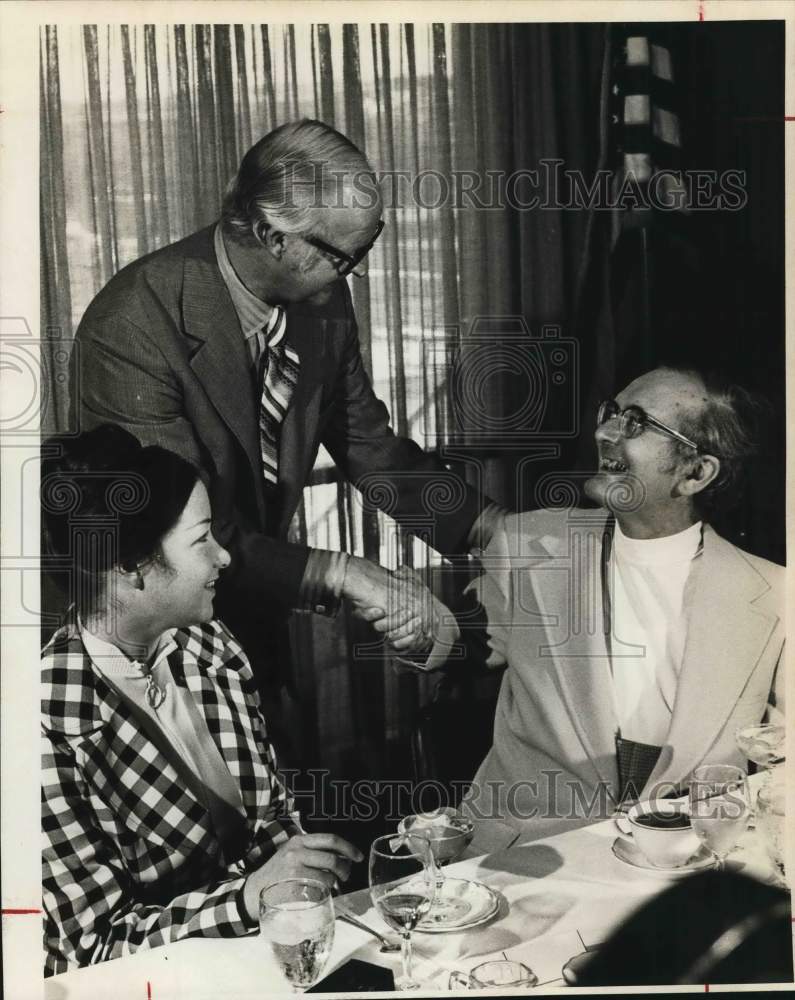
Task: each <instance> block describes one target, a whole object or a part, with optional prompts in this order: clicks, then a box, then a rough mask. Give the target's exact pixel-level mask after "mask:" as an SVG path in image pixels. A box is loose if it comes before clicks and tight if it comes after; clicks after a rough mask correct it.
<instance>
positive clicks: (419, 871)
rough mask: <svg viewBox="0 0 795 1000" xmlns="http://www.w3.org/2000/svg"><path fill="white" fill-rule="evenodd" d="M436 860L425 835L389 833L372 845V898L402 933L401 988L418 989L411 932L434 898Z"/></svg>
mask: <svg viewBox="0 0 795 1000" xmlns="http://www.w3.org/2000/svg"><path fill="white" fill-rule="evenodd" d="M433 882H434V879H433V860H432V857H431V853H430V848H429V845H428V841H427V839H426V838H424V837H422V836H415V837H412V838H411V842H409V840H408V838H405V837H400V836H394V835H393V834H387V835H386V836H384V837H378V838H377V839H376V840H374V841H373V844H372V846H371V848H370V898H371V899H372V901H373V904H374V905H375V908H376V909H377V910H378V912H379V913H380V914H381V916H382V917H383V919H384V920H385V921H386V923H387V924H388V925H389V927H391V928H392V929H393V930H396V931H398V933H399V934H400V944H401V956H402V959H403V975H402V977H400V978H398V979H397V980H396V981H395V986H396V987H397V988H398V989H399V990H415V989H417V988H418V987H419V985H420V984H419V983H418V982H417V981H416V980H415V979H414V978H413V977H412V974H411V932H412V931H413V930H414V928H415V927H416V926H417V924H418V923H419V922H420V920H421V919H422V917H424V916H425V914H426V913H427V912H428V910H429V909H430V907H431V902H432V900H433Z"/></svg>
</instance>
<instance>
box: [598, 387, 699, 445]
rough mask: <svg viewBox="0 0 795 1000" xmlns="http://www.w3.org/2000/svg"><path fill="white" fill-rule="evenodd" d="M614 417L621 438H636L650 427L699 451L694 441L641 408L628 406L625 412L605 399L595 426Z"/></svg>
mask: <svg viewBox="0 0 795 1000" xmlns="http://www.w3.org/2000/svg"><path fill="white" fill-rule="evenodd" d="M616 417H617V418H618V421H619V423H618V432H619V434H621V436H622V437H626V438H634V437H638V436H639V435H641V434H642V433H643V432H644V431H645V430H646V428H647V427H652V428H654V430H656V431H660V433H662V434H667V435H668V437H672V438H673V439H674V440H675V441H681V442H682V444H686V445H688V447H690V448H695V450H696V451H699V447H698V445H697V444H696V442H695V441H691V440H690V438H688V437H685V436H684V434H680V433H679V431H675V430H674V429H673V427H669V426H668V425H667V424H664V423H663V422H662V421H661V420H658V419H657V418H656V417H652V416H650V415H649V414H648V413H647V412H646V411H645V410H644V409H643V408H642V407H640V406H628V407H627V408H626V409H625V410H622V409H621V407H620V406H619V405H618V403H617V402H616V401H615V400H614V399H605V400H603V401H602V402H601V403H600V404H599V410H598V411H597V414H596V426H597V427H601V426H602V424H606V423H607V421H608V420H613V419H614V418H616Z"/></svg>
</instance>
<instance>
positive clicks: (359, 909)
mask: <svg viewBox="0 0 795 1000" xmlns="http://www.w3.org/2000/svg"><path fill="white" fill-rule="evenodd" d="M756 777H758V776H756ZM757 784H758V782H756V781H753V782H752V786H753V785H757ZM625 830H626V827H625V826H624V825H623V824H622V822H621V820H620V819H617V818H612V819H607V820H604V821H602V822H599V823H594V824H592V825H589V826H582V827H579V828H577V829H572V830H567V831H566V832H563V833H558V834H556V835H554V836H550V837H548V838H546V839H541V840H533V841H532V842H530V843H524V842H522V841H521V839H519V840H518V841H517V842H515V843H514V844H512V845H511V846H510V847H507V848H505V849H502V850H499V851H496V852H493V853H491V854H481V855H476V856H472V857H464V858H463V859H462V860H460V861H457V862H455V863H453V864H451V865H449V866H447V867H446V868H445V869H444V871H445V875H446V877H448V878H454V879H468V880H472V881H475V882H479V883H483V884H485V885H486V886H488V887H489V888H490V889H491V890H492V891H493V892H494V893H495V894H496V896H497V900H498V903H499V909H498V911H497V912H496V913H495V914H494V915H493V917H492V918H491V919H490V920H488V921H487V922H486V923H484V924H482V925H481V926H477V927H472V928H470V929H468V930H464V931H455V932H448V933H423V932H420V931H415V932H414V934H413V935H412V940H413V951H414V963H413V966H414V967H413V972H414V976H415V978H416V979H418V980H419V981H420V982H421V984H422V989H421V991H420V995H422V994H424V993H425V992H428V993H431V992H435V991H446V990H447V989H448V982H449V977H450V973H451V972H453V971H454V970H458V971H461V972H464V973H468V972H470V971H471V970H472V969H473V968H474V967H475V966H477V965H479V964H480V963H482V962H485V961H489V960H492V959H510V960H516V961H520V962H522V963H524V964H525V965H527V966H529V968H530V969H532V971H533V972H534V973H535V975H536V976H537V978H538V986H537V987H536V988H535V990H534V992H546V993H556V992H558V991H566V990H567V989H569V987H567V984H566V982H565V981H564V979H563V973H562V969H563V966H564V965H565V964H566V963H567V961H568V960H569V959H571V958H573V957H574V956H576V955H580V954H582V953H583V952H584V951H586V950H589V949H592V948H594V947H596V946H598V945H599V944H600V943H601V942H603V941H604V940H606V939H607V938H608V937H609V936H610V934H611V933H612V932H613V931H614V930H615V929H616V928H617V927H618V926H619V925H620V924H621V923H622V922H623V921H624V920H625V919H626V918H627V917H629V916H630V914H632V913H633V911H635V910H636V909H638V908H639V907H640V906H642V905H643V904H644V903H645V902H646V901H647V900H649V899H650V898H652V897H653V896H655V895H656V894H658V893H660V892H661V891H663V890H664V889H665V888H666V886H668V885H671V884H672V880H673V879H675V878H678V877H682V872H676V871H674V872H671V871H663V870H647V869H644V868H637V867H633V866H630V865H629V864H627V863H626V862H625V861H622V860H620V859H619V858H618V857H617V856H616V854H615V853H614V851H613V846H614V843H615V841H616V839H617V838H621V837H625V836H626V834H625V832H624V831H625ZM727 867H729V868H731V869H734V870H736V871H741V872H744V873H746V874H749V875H752V876H754V877H756V878H758V879H761V880H762V881H765V882H772V881H773V879H774V869H773V865H772V863H771V861H770V859H769V858H768V855H767V852H766V851H765V849H764V846H763V845H762V843H761V841H760V837H759V835H758V833H757V831H756V830H754V829H753V828H749V829H747V830H746V831H745V832H744V833H743V835H742V837H741V838H740V841H739V843H738V845H737V846H736V848H735V849H734V851H733V852H732V853H731V854H730V855H729V858H728V860H727ZM335 909H336V911H337V913H338V914H339V913H341V912H342V911H345V912H347V913H351V914H353V915H354V916H356V917H358V918H360V919H361V920H362V921H363V922H364V923H365V924H367V925H368V926H369V927H371V928H373V929H376V930H378V931H380V932H381V933H382V934H385V935H388V936H392V937H394V934H393V933H392V932H391V931H389V929H388V928H387V926H386V924H385V923H384V922H383V921H382V920H381V918H380V917H379V916H378V914H377V912H376V910H375V908H374V906H373V904H372V902H371V900H370V896H369V892H368V890H367V889H361V890H358V891H356V892H351V893H347V894H342V895H339V896H337V897H336V898H335ZM349 959H359V960H362V961H364V962H368V963H371V964H373V965H378V966H382V967H385V968H388V969H391V970H392V971H393V972H394V973H395V974H396V975H397V974H398V972H399V969H400V961H401V959H400V954H399V953H395V954H390V953H383V952H382V951H381V950H380V947H379V942H378V941H377V940H376V939H375V938H374V937H373V936H371V935H370V934H368V933H367V932H366V931H364V930H360V929H359V928H358V927H355V926H352V925H351V924H349V923H348V922H347V921H344V920H342V919H337V920H336V922H335V935H334V944H333V948H332V952H331V956H330V958H329V961H328V964H327V966H326V969H325V971H324V976H325V975H328V974H329V973H331V972H333V971H334V970H335V969H338V968H339V967H340V966H342V965H344V964H345V963H346V962H347V961H348V960H349ZM280 995H285V996H288V995H292V989H291V987H290V986H289V985H288V984H287V983H286V981H285V980H284V979H283V978H282V975H281V973H280V971H279V967H278V965H277V964H276V962H275V961H274V959H273V958H272V956H271V955H270V954H269V949H268V946H267V945H266V943H265V941H264V940H263V939H262V938H261V937H260V935H259V934H258V933H256V932H255V933H253V934H251V935H249V936H246V937H240V938H188V939H186V940H182V941H178V942H175V943H172V944H167V945H163V946H160V947H158V948H154V949H151V950H144V951H138V952H136V953H134V954H132V955H129V956H123V957H120V958H117V959H113V960H111V961H107V962H103V963H100V964H98V965H93V966H89V967H87V968H83V969H76V970H74V971H69V972H65V973H62V974H60V975H58V976H53V977H51V978H49V979H47V980H46V981H45V991H44V996H45V1000H222V998H229V1000H233V998H234V1000H263V998H265V997H278V996H280ZM363 995H364V994H363Z"/></svg>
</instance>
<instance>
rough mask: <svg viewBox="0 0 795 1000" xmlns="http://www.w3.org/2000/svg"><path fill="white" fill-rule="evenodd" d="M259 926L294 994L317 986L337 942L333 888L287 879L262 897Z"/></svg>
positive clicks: (299, 879)
mask: <svg viewBox="0 0 795 1000" xmlns="http://www.w3.org/2000/svg"><path fill="white" fill-rule="evenodd" d="M259 926H260V932H261V933H262V936H263V938H265V940H266V941H267V942H268V944H269V945H270V949H271V952H272V953H273V956H274V958H275V959H276V961H277V962H278V964H279V967H280V969H281V971H282V974H283V975H284V978H285V979H286V980H287V982H288V983H290V985H291V986H292V987H293V989H294V992H296V993H302V992H303V991H304V990H306V989H308V988H309V987H310V986H314V984H315V983H316V982H317V981H318V979H319V978H320V975H321V973H322V972H323V969H324V967H325V965H326V962H327V961H328V957H329V955H330V954H331V946H332V944H333V943H334V903H333V901H332V899H331V891H330V890H329V888H328V887H327V886H326V885H324V883H323V882H318V881H317V880H315V879H311V878H287V879H283V880H282V881H280V882H274V883H273V884H272V885H269V886H266V887H265V888H264V889H263V890H262V892H261V893H260V895H259Z"/></svg>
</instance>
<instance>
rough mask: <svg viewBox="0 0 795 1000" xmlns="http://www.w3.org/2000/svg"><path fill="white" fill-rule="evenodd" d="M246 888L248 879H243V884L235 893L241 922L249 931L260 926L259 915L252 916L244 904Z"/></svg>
mask: <svg viewBox="0 0 795 1000" xmlns="http://www.w3.org/2000/svg"><path fill="white" fill-rule="evenodd" d="M245 888H246V881H245V879H244V880H243V884H242V885H241V886H240V888H239V889H238V890H237V892H236V893H235V903H236V904H237V912H238V916H239V917H240V923H241V924H242V925H243V926H244V927H245V929H246V930H247V931H253V930H256V929H257V928H258V927H259V917H258V916H257V917H250V916H249V915H248V913H246V907H245V906H244V905H243V893H244V891H245Z"/></svg>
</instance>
